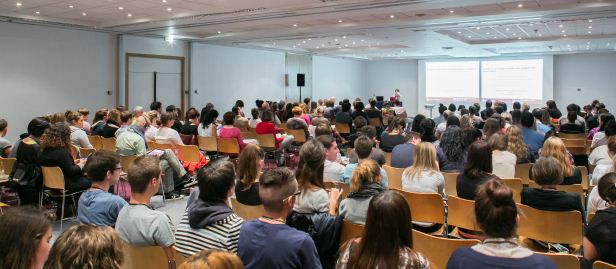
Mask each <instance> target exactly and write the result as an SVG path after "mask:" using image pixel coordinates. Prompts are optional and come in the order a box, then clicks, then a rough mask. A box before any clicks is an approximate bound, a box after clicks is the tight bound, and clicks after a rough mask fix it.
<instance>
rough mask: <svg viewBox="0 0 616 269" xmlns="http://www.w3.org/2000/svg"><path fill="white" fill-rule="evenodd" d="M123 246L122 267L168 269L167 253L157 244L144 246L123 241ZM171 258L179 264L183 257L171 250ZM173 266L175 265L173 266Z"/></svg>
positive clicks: (128, 268)
mask: <svg viewBox="0 0 616 269" xmlns="http://www.w3.org/2000/svg"><path fill="white" fill-rule="evenodd" d="M123 247H124V253H125V255H124V263H123V264H122V268H123V269H141V268H148V269H168V268H172V267H170V266H169V262H168V258H167V255H166V254H165V251H164V250H163V248H162V247H159V246H145V247H137V246H133V245H130V244H128V243H126V242H123ZM172 259H173V260H175V264H176V265H177V266H179V265H180V264H181V263H182V262H183V261H184V257H183V256H182V255H180V254H179V253H177V252H176V251H175V249H174V250H173V257H172ZM173 268H175V267H173Z"/></svg>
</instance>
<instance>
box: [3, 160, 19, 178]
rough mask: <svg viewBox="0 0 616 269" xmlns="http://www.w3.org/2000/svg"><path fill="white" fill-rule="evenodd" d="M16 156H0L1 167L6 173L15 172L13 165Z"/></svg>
mask: <svg viewBox="0 0 616 269" xmlns="http://www.w3.org/2000/svg"><path fill="white" fill-rule="evenodd" d="M16 161H17V159H16V158H2V157H0V169H2V170H3V171H4V173H5V174H7V175H8V174H10V173H11V172H13V166H15V162H16Z"/></svg>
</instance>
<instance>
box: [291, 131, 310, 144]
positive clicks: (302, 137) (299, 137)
mask: <svg viewBox="0 0 616 269" xmlns="http://www.w3.org/2000/svg"><path fill="white" fill-rule="evenodd" d="M287 134H290V135H292V136H293V143H296V144H299V145H301V144H304V143H305V142H306V133H305V132H304V129H287Z"/></svg>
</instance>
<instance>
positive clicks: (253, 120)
mask: <svg viewBox="0 0 616 269" xmlns="http://www.w3.org/2000/svg"><path fill="white" fill-rule="evenodd" d="M250 114H251V115H252V118H251V119H250V120H249V121H248V126H249V127H250V128H252V129H254V128H257V124H259V122H261V119H259V109H258V108H256V107H253V108H252V109H251V110H250Z"/></svg>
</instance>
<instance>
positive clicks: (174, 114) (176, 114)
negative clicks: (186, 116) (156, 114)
mask: <svg viewBox="0 0 616 269" xmlns="http://www.w3.org/2000/svg"><path fill="white" fill-rule="evenodd" d="M165 112H167V113H169V114H171V119H173V125H171V126H170V127H169V128H171V129H173V130H175V131H176V132H178V133H179V132H180V129H182V121H181V120H180V115H181V114H180V109H179V108H176V107H175V106H174V105H168V106H167V107H166V108H165ZM161 119H162V114H161ZM163 125H164V124H163Z"/></svg>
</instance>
